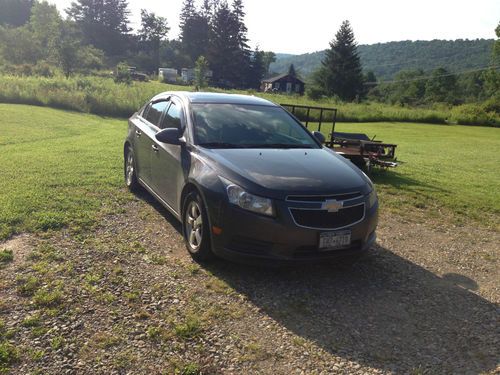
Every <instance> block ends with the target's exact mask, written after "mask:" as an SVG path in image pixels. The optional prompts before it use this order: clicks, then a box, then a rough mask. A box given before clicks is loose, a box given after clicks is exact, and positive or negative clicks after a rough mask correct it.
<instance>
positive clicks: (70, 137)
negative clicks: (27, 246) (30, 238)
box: [0, 104, 130, 239]
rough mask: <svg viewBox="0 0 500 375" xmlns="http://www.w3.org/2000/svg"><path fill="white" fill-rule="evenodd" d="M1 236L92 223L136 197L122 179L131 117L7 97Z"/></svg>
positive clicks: (1, 146)
mask: <svg viewBox="0 0 500 375" xmlns="http://www.w3.org/2000/svg"><path fill="white" fill-rule="evenodd" d="M0 114H1V115H2V118H3V120H2V125H0V128H1V130H2V131H1V132H0V150H1V151H0V165H2V174H1V175H2V178H1V179H0V239H5V238H7V237H9V236H11V235H13V234H15V233H20V232H25V231H46V230H50V229H60V228H63V227H70V229H72V230H74V231H79V230H81V229H85V228H88V227H90V226H92V225H93V224H94V222H95V218H96V215H97V214H98V213H99V212H102V211H103V210H105V209H106V207H108V206H109V205H112V204H114V203H117V202H119V201H120V200H122V199H127V197H130V196H129V195H128V194H127V193H126V191H125V189H123V183H122V159H123V157H122V148H123V145H122V142H123V140H124V138H125V133H126V122H125V121H123V120H116V119H109V118H101V117H98V116H93V115H87V114H78V113H71V112H66V111H60V110H54V109H49V108H41V107H30V106H22V105H5V104H0Z"/></svg>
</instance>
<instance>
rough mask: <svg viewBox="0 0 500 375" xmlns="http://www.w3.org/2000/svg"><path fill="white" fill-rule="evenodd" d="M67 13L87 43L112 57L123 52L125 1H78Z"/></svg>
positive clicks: (124, 48)
mask: <svg viewBox="0 0 500 375" xmlns="http://www.w3.org/2000/svg"><path fill="white" fill-rule="evenodd" d="M66 12H67V14H68V17H69V18H70V19H72V20H74V21H75V22H76V23H77V25H78V27H79V28H80V29H81V31H82V33H83V36H84V41H85V42H86V43H87V44H92V45H93V46H95V47H97V48H99V49H102V50H104V51H105V52H106V53H107V54H108V55H112V56H113V55H114V56H116V55H120V54H123V52H124V51H125V50H126V47H127V43H128V33H129V32H130V28H129V27H128V22H129V21H128V16H129V13H130V12H129V10H128V3H127V0H99V1H96V0H77V1H75V2H73V3H71V7H70V8H68V9H67V10H66Z"/></svg>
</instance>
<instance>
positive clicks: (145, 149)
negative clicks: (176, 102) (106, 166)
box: [134, 100, 169, 186]
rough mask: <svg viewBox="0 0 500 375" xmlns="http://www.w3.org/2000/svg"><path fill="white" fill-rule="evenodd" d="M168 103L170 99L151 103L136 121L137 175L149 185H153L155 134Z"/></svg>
mask: <svg viewBox="0 0 500 375" xmlns="http://www.w3.org/2000/svg"><path fill="white" fill-rule="evenodd" d="M168 104H169V101H168V100H160V101H155V102H151V103H149V105H148V106H147V107H146V109H145V110H144V112H143V113H142V116H139V117H138V121H137V122H136V129H135V138H134V140H135V145H134V146H135V147H134V150H135V156H136V168H137V175H138V177H139V178H140V179H141V180H142V182H144V183H146V184H147V185H148V186H151V183H152V180H151V176H152V175H151V154H152V153H153V145H154V144H155V141H154V140H155V134H156V133H157V132H158V126H159V125H160V121H161V119H162V115H163V112H164V110H165V109H166V107H167V106H168Z"/></svg>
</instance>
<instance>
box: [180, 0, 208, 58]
mask: <svg viewBox="0 0 500 375" xmlns="http://www.w3.org/2000/svg"><path fill="white" fill-rule="evenodd" d="M210 11H211V8H210V4H209V3H208V2H205V3H204V7H203V9H202V11H201V12H199V11H198V10H197V9H196V8H195V6H194V1H193V0H185V1H184V4H183V7H182V11H181V15H180V28H181V35H180V39H181V43H182V49H183V52H184V53H185V54H186V55H188V56H189V57H190V59H191V63H192V64H194V62H195V61H196V60H197V58H198V57H199V56H201V55H205V54H206V52H207V48H208V44H209V38H210V32H211V28H210Z"/></svg>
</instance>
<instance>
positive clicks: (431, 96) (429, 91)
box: [425, 68, 457, 103]
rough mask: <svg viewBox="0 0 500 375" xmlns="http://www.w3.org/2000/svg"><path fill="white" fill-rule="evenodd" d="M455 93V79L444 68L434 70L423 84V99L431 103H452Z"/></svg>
mask: <svg viewBox="0 0 500 375" xmlns="http://www.w3.org/2000/svg"><path fill="white" fill-rule="evenodd" d="M456 91H457V77H456V76H455V75H453V74H450V72H449V71H448V70H446V69H445V68H438V69H435V70H434V71H433V72H432V74H431V77H430V78H429V80H427V82H426V84H425V97H426V99H427V100H428V101H431V102H450V103H451V102H453V100H454V99H455V97H456Z"/></svg>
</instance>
